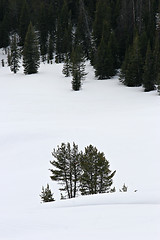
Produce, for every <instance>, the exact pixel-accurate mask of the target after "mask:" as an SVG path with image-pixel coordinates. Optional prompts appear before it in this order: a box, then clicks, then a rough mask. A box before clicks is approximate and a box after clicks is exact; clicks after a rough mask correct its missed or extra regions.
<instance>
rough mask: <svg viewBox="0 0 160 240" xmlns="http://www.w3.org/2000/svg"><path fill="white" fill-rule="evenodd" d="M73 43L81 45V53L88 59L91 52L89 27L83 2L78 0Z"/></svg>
mask: <svg viewBox="0 0 160 240" xmlns="http://www.w3.org/2000/svg"><path fill="white" fill-rule="evenodd" d="M74 43H75V44H77V43H78V44H79V43H81V45H82V48H83V52H84V54H85V56H86V58H87V59H89V57H90V51H91V26H90V19H89V16H88V13H87V11H86V9H85V5H84V1H83V0H79V16H78V23H77V28H76V32H75V39H74Z"/></svg>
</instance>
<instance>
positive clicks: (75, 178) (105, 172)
mask: <svg viewBox="0 0 160 240" xmlns="http://www.w3.org/2000/svg"><path fill="white" fill-rule="evenodd" d="M52 155H53V157H54V160H53V161H51V162H50V163H51V164H52V166H53V169H50V171H51V173H52V175H51V179H52V180H53V181H58V182H59V183H60V184H61V185H62V187H61V188H60V190H61V191H64V192H65V194H66V195H65V197H67V198H75V197H76V196H77V194H79V193H81V194H82V195H91V194H97V193H105V192H109V191H112V190H111V189H110V187H111V185H112V183H113V180H112V178H113V177H114V175H115V172H116V171H114V172H111V170H110V169H109V167H110V165H109V162H108V160H107V159H106V158H105V155H104V153H103V152H99V151H98V150H97V148H96V147H93V146H92V145H89V146H87V147H86V148H85V151H84V152H82V151H79V150H78V145H76V144H75V143H73V146H71V145H70V143H67V144H65V143H62V144H61V146H57V149H54V150H53V153H52ZM48 190H49V189H48ZM48 190H47V192H48Z"/></svg>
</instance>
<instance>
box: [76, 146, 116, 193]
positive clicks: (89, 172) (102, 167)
mask: <svg viewBox="0 0 160 240" xmlns="http://www.w3.org/2000/svg"><path fill="white" fill-rule="evenodd" d="M109 167H110V166H109V162H108V161H107V159H106V158H105V156H104V153H103V152H98V150H97V148H96V147H93V146H92V145H89V146H87V147H86V148H85V152H84V153H82V154H81V168H82V175H81V178H80V191H81V193H82V195H89V194H97V193H104V192H107V191H109V189H110V187H111V185H112V183H113V180H112V178H113V176H114V175H115V172H116V171H114V172H112V173H111V170H110V169H109Z"/></svg>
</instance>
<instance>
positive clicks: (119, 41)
mask: <svg viewBox="0 0 160 240" xmlns="http://www.w3.org/2000/svg"><path fill="white" fill-rule="evenodd" d="M30 21H32V23H33V25H34V27H35V31H36V33H37V35H38V36H39V47H40V54H41V56H42V60H43V61H46V60H48V62H52V60H53V59H54V56H55V61H56V62H57V63H61V62H64V60H65V58H66V57H65V56H66V54H68V56H69V57H71V52H72V49H73V48H74V49H75V47H76V46H77V45H81V47H82V50H83V56H84V58H85V59H89V60H90V62H91V64H92V65H93V66H94V68H95V74H96V76H97V77H98V78H99V79H105V78H109V77H112V76H113V75H114V74H115V73H116V70H117V69H118V68H120V67H122V71H121V72H122V74H121V77H122V76H123V80H122V81H123V82H124V84H126V85H127V86H140V85H141V84H142V75H143V71H144V65H145V61H146V52H147V44H148V42H150V46H151V49H152V51H153V53H154V54H153V62H154V63H153V65H154V68H153V75H154V76H155V81H156V82H155V83H157V81H158V80H157V79H158V73H159V68H160V66H159V50H158V49H159V39H160V3H159V1H157V0H147V1H145V0H139V1H137V0H128V1H126V0H115V1H112V0H104V1H98V0H74V1H73V0H54V1H51V0H7V1H4V0H0V48H1V47H3V48H6V47H7V46H9V45H10V39H11V36H12V35H13V34H14V33H16V34H18V36H19V43H18V44H19V45H20V46H22V48H24V42H25V37H26V32H27V29H28V25H29V22H30ZM126 57H127V60H126ZM70 60H71V59H70ZM138 61H139V62H140V64H139V66H138V65H137V62H138ZM74 76H75V77H74V78H75V79H77V78H78V77H77V76H78V72H77V71H76V72H75V74H74ZM143 76H145V75H143ZM143 81H144V80H143Z"/></svg>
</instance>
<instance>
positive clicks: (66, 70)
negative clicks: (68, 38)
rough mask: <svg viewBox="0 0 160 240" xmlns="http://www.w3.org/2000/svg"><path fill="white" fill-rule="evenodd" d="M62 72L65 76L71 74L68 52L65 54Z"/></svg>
mask: <svg viewBox="0 0 160 240" xmlns="http://www.w3.org/2000/svg"><path fill="white" fill-rule="evenodd" d="M62 73H63V74H64V75H65V77H69V76H70V74H71V62H70V56H69V53H66V54H65V58H64V64H63V69H62Z"/></svg>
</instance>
